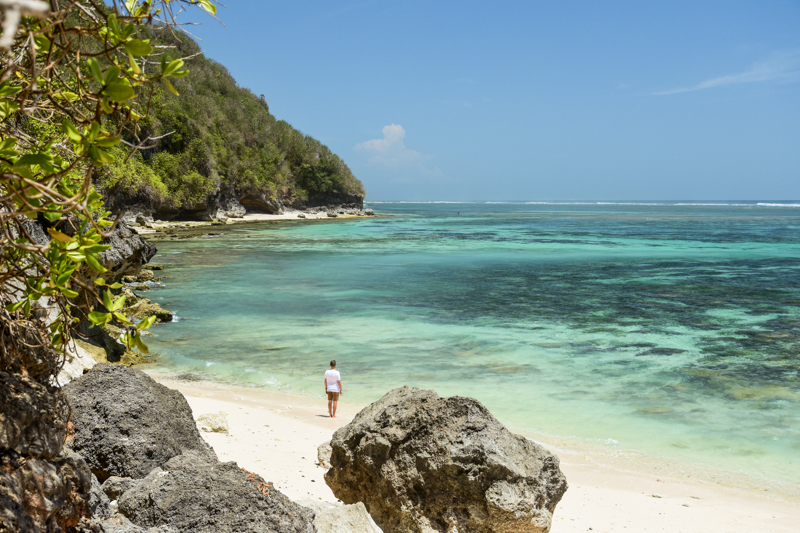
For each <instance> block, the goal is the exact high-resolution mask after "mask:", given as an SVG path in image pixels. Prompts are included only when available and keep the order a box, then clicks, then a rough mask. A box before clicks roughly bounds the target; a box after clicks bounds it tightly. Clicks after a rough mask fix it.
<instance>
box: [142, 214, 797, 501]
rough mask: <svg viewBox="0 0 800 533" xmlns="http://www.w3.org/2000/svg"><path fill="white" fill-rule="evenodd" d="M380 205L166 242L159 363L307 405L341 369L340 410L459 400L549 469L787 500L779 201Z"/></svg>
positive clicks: (789, 357) (788, 275)
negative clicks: (389, 399) (640, 471)
mask: <svg viewBox="0 0 800 533" xmlns="http://www.w3.org/2000/svg"><path fill="white" fill-rule="evenodd" d="M379 207H380V209H379V210H380V212H381V213H384V212H385V213H387V214H393V215H395V216H393V217H390V218H385V219H371V220H367V219H355V220H347V221H342V222H341V223H339V222H337V223H335V224H327V223H326V224H319V223H317V224H314V225H313V226H311V225H308V224H304V223H302V222H300V223H286V224H279V225H277V226H276V225H274V224H271V225H269V227H266V226H265V227H261V226H258V225H248V226H247V227H244V226H243V227H241V228H237V229H234V230H233V231H232V232H229V231H228V230H229V228H225V232H226V233H225V234H224V235H221V236H214V237H213V238H206V239H202V241H200V240H187V241H181V242H180V243H177V242H170V243H160V244H159V247H160V249H161V250H160V251H161V255H160V256H158V257H157V258H156V259H155V260H154V261H155V262H159V263H163V264H165V265H166V267H167V270H166V271H165V274H168V275H169V278H168V279H166V280H165V281H164V283H163V287H156V290H153V291H151V292H149V293H148V297H151V298H154V301H158V302H159V303H161V304H162V305H164V306H165V307H167V308H169V309H170V310H172V311H174V312H175V313H177V316H178V320H177V322H175V323H172V324H168V325H163V326H158V327H156V328H154V333H155V335H156V337H155V338H153V339H152V340H151V342H150V345H151V347H152V348H153V351H154V353H156V354H158V362H157V364H156V365H155V366H154V367H153V370H154V371H155V372H156V373H158V374H162V377H163V378H168V377H169V376H177V375H188V376H192V377H193V378H201V379H204V380H211V381H214V382H219V383H222V384H225V385H226V386H244V387H246V388H256V389H261V390H267V391H271V392H278V393H289V394H292V395H295V396H299V397H305V398H314V397H315V395H318V393H317V391H316V389H317V388H318V383H317V382H318V381H321V379H319V376H317V374H318V373H319V372H316V371H317V370H319V368H320V367H319V364H320V361H322V362H323V363H327V360H329V359H330V358H333V357H335V358H337V359H338V360H339V361H340V368H341V369H342V371H343V378H344V379H345V383H346V385H345V387H346V388H345V390H347V392H348V396H347V398H346V400H347V402H350V401H354V402H356V404H358V405H363V404H366V403H369V402H370V401H374V400H375V399H377V398H378V397H380V395H382V394H383V393H385V392H386V391H387V390H389V389H390V388H393V387H395V386H400V385H404V384H408V385H412V386H419V387H421V388H432V389H435V390H437V392H439V393H440V394H441V395H453V394H460V395H465V396H472V397H475V398H477V399H478V400H480V401H481V402H483V403H484V404H485V405H487V407H489V408H490V410H491V411H492V412H493V413H494V414H495V415H496V416H497V417H498V418H499V419H500V420H501V421H503V422H504V423H505V424H506V425H507V426H509V427H510V428H511V429H512V430H513V431H515V432H522V433H524V434H530V435H536V436H537V440H542V441H543V442H546V443H553V444H555V445H556V446H557V447H558V449H555V450H554V451H556V453H558V454H559V456H562V454H563V453H567V452H562V451H561V450H579V451H580V453H581V454H583V455H584V456H591V457H593V458H596V457H603V458H604V459H603V460H602V461H600V462H601V463H602V464H609V463H611V464H612V465H613V467H614V468H623V469H624V468H626V467H630V463H631V460H632V458H633V459H635V461H634V462H638V463H641V464H647V463H649V462H653V461H655V462H656V463H659V464H670V465H676V466H674V468H672V467H671V470H670V471H669V472H667V473H668V474H669V475H671V476H676V478H678V479H682V476H681V475H679V473H680V472H681V471H684V472H686V471H689V472H691V474H690V477H700V480H699V481H700V482H701V483H705V482H711V483H714V484H718V485H720V486H729V487H735V488H738V489H739V490H744V491H748V492H749V493H753V492H756V491H761V492H766V493H769V494H773V495H774V496H773V497H774V498H775V500H776V501H777V500H786V499H789V500H791V499H795V501H796V492H795V491H796V488H797V485H796V479H797V476H796V471H797V465H796V464H793V458H794V456H795V455H796V446H797V442H798V441H797V438H796V434H795V432H796V431H797V427H798V425H797V424H796V416H797V415H796V412H797V411H796V409H793V406H795V405H796V402H797V381H796V377H793V376H796V375H797V368H798V364H797V358H796V353H797V352H796V349H795V348H794V347H795V346H796V345H797V342H796V335H797V326H796V323H797V316H798V315H797V301H798V299H797V292H796V291H797V281H796V280H797V277H796V274H795V273H796V269H797V258H798V243H797V237H796V235H797V233H796V232H793V228H795V227H796V224H797V216H798V211H797V210H796V209H795V208H794V207H792V206H786V205H784V206H759V205H756V204H755V203H752V204H744V205H738V206H737V205H716V206H696V205H695V206H681V205H674V204H672V205H661V206H641V205H640V206H635V205H623V206H613V205H612V206H603V205H596V204H595V205H589V206H565V205H546V204H539V205H534V206H531V205H524V204H514V205H510V206H509V205H501V206H498V205H486V204H425V205H414V204H381V205H380V206H379ZM200 242H201V243H202V244H198V243H200ZM237 280H239V281H240V282H241V283H240V284H237V283H238V281H237ZM198 341H199V342H198ZM322 368H323V370H324V367H322ZM320 375H321V374H320ZM345 405H346V404H345ZM352 414H354V413H352ZM342 420H344V418H343V419H342ZM316 444H319V443H316ZM215 447H216V445H215ZM588 452H591V453H588ZM587 453H588V455H587ZM562 459H563V456H562ZM593 460H594V459H593ZM620 463H623V464H622V465H620ZM681 465H682V466H681ZM633 470H636V468H633ZM645 471H647V469H645ZM651 472H652V470H651ZM706 473H707V475H706ZM567 475H568V479H569V480H570V482H571V485H572V486H573V488H572V489H570V492H568V497H569V495H570V494H572V495H574V494H575V492H576V491H575V488H574V487H575V486H576V485H575V484H574V483H573V479H572V478H570V477H569V472H567ZM715 476H716V477H717V479H716V480H715V479H713V478H714V477H715ZM721 478H724V479H721ZM793 481H794V483H793ZM318 482H319V480H318ZM764 488H766V489H767V490H766V491H764ZM652 490H653V493H656V489H652ZM781 495H783V497H781ZM652 499H653V500H656V499H657V498H652Z"/></svg>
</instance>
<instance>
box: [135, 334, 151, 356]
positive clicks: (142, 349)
mask: <svg viewBox="0 0 800 533" xmlns="http://www.w3.org/2000/svg"><path fill="white" fill-rule="evenodd" d="M133 341H134V343H135V344H136V347H137V348H139V351H140V352H142V353H150V350H149V349H148V348H147V345H146V344H145V343H144V342H143V341H142V335H141V334H140V333H137V334H136V336H135V337H134V338H133Z"/></svg>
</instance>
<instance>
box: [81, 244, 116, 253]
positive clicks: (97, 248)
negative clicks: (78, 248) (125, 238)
mask: <svg viewBox="0 0 800 533" xmlns="http://www.w3.org/2000/svg"><path fill="white" fill-rule="evenodd" d="M109 248H111V245H110V244H92V245H91V246H86V245H84V246H83V247H82V249H83V253H88V254H96V253H99V252H105V251H106V250H108V249H109Z"/></svg>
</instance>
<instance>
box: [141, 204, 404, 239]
mask: <svg viewBox="0 0 800 533" xmlns="http://www.w3.org/2000/svg"><path fill="white" fill-rule="evenodd" d="M299 214H302V215H304V216H303V217H299V216H298V215H299ZM385 216H390V215H379V214H375V215H352V214H337V216H336V217H329V216H327V214H325V213H308V212H305V211H294V210H287V211H284V213H282V214H279V215H278V214H269V213H248V214H246V215H244V216H243V217H240V218H228V219H227V220H225V221H224V222H222V221H205V220H159V221H155V222H153V223H151V224H148V226H142V225H139V224H137V225H134V226H131V227H132V228H133V229H134V230H135V231H136V233H138V234H139V235H142V236H143V237H145V238H146V239H148V240H152V241H153V242H158V241H162V240H169V238H170V233H180V234H190V235H197V236H200V235H212V236H213V235H215V232H217V231H219V230H222V229H223V228H226V227H229V226H237V225H243V224H256V223H259V222H304V221H328V222H331V221H338V220H352V219H363V218H383V217H385Z"/></svg>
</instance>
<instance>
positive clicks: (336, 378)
mask: <svg viewBox="0 0 800 533" xmlns="http://www.w3.org/2000/svg"><path fill="white" fill-rule="evenodd" d="M325 392H327V393H328V414H329V415H330V416H331V418H336V404H337V403H339V395H340V394H344V391H343V390H342V376H340V375H339V371H338V370H336V359H334V360H333V361H331V369H330V370H328V371H326V372H325Z"/></svg>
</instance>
